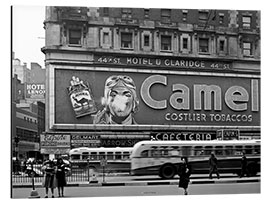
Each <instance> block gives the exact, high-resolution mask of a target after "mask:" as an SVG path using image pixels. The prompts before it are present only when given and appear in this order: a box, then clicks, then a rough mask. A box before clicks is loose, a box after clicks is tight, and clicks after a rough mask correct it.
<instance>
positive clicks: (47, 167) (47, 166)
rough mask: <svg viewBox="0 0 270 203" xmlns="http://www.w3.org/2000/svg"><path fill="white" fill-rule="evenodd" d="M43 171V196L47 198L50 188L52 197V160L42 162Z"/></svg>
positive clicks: (54, 185)
mask: <svg viewBox="0 0 270 203" xmlns="http://www.w3.org/2000/svg"><path fill="white" fill-rule="evenodd" d="M43 165H44V166H43V168H44V172H45V176H44V182H43V187H45V193H46V195H45V198H48V192H49V188H51V193H52V198H54V188H56V181H55V164H54V162H53V161H52V160H47V161H45V162H44V163H43Z"/></svg>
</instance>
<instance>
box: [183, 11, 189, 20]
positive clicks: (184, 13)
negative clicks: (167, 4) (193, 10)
mask: <svg viewBox="0 0 270 203" xmlns="http://www.w3.org/2000/svg"><path fill="white" fill-rule="evenodd" d="M182 13H183V18H182V20H183V22H186V21H187V14H188V11H187V10H183V11H182Z"/></svg>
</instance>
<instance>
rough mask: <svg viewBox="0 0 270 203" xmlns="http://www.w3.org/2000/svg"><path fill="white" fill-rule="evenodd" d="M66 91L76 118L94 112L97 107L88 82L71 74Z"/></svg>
mask: <svg viewBox="0 0 270 203" xmlns="http://www.w3.org/2000/svg"><path fill="white" fill-rule="evenodd" d="M68 93H69V98H70V101H71V105H72V107H73V110H74V113H75V115H76V118H79V117H82V116H86V115H89V114H93V113H96V111H97V108H96V105H95V101H94V99H93V94H92V91H91V88H90V85H89V84H88V83H84V82H83V81H82V80H80V79H79V78H78V77H75V76H73V77H72V80H71V81H70V86H69V87H68Z"/></svg>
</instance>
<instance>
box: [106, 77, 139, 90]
mask: <svg viewBox="0 0 270 203" xmlns="http://www.w3.org/2000/svg"><path fill="white" fill-rule="evenodd" d="M120 81H122V82H123V83H124V84H125V85H126V86H127V87H129V88H132V89H136V86H135V83H134V81H133V80H132V78H131V77H129V76H127V75H113V76H110V77H109V78H108V79H107V80H106V82H105V87H106V88H113V87H114V86H116V85H117V84H118V83H119V82H120Z"/></svg>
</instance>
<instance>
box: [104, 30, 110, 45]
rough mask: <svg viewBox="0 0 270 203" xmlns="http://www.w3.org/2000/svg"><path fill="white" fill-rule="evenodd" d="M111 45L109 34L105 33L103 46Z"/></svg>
mask: <svg viewBox="0 0 270 203" xmlns="http://www.w3.org/2000/svg"><path fill="white" fill-rule="evenodd" d="M109 43H110V39H109V33H108V32H103V44H109Z"/></svg>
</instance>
